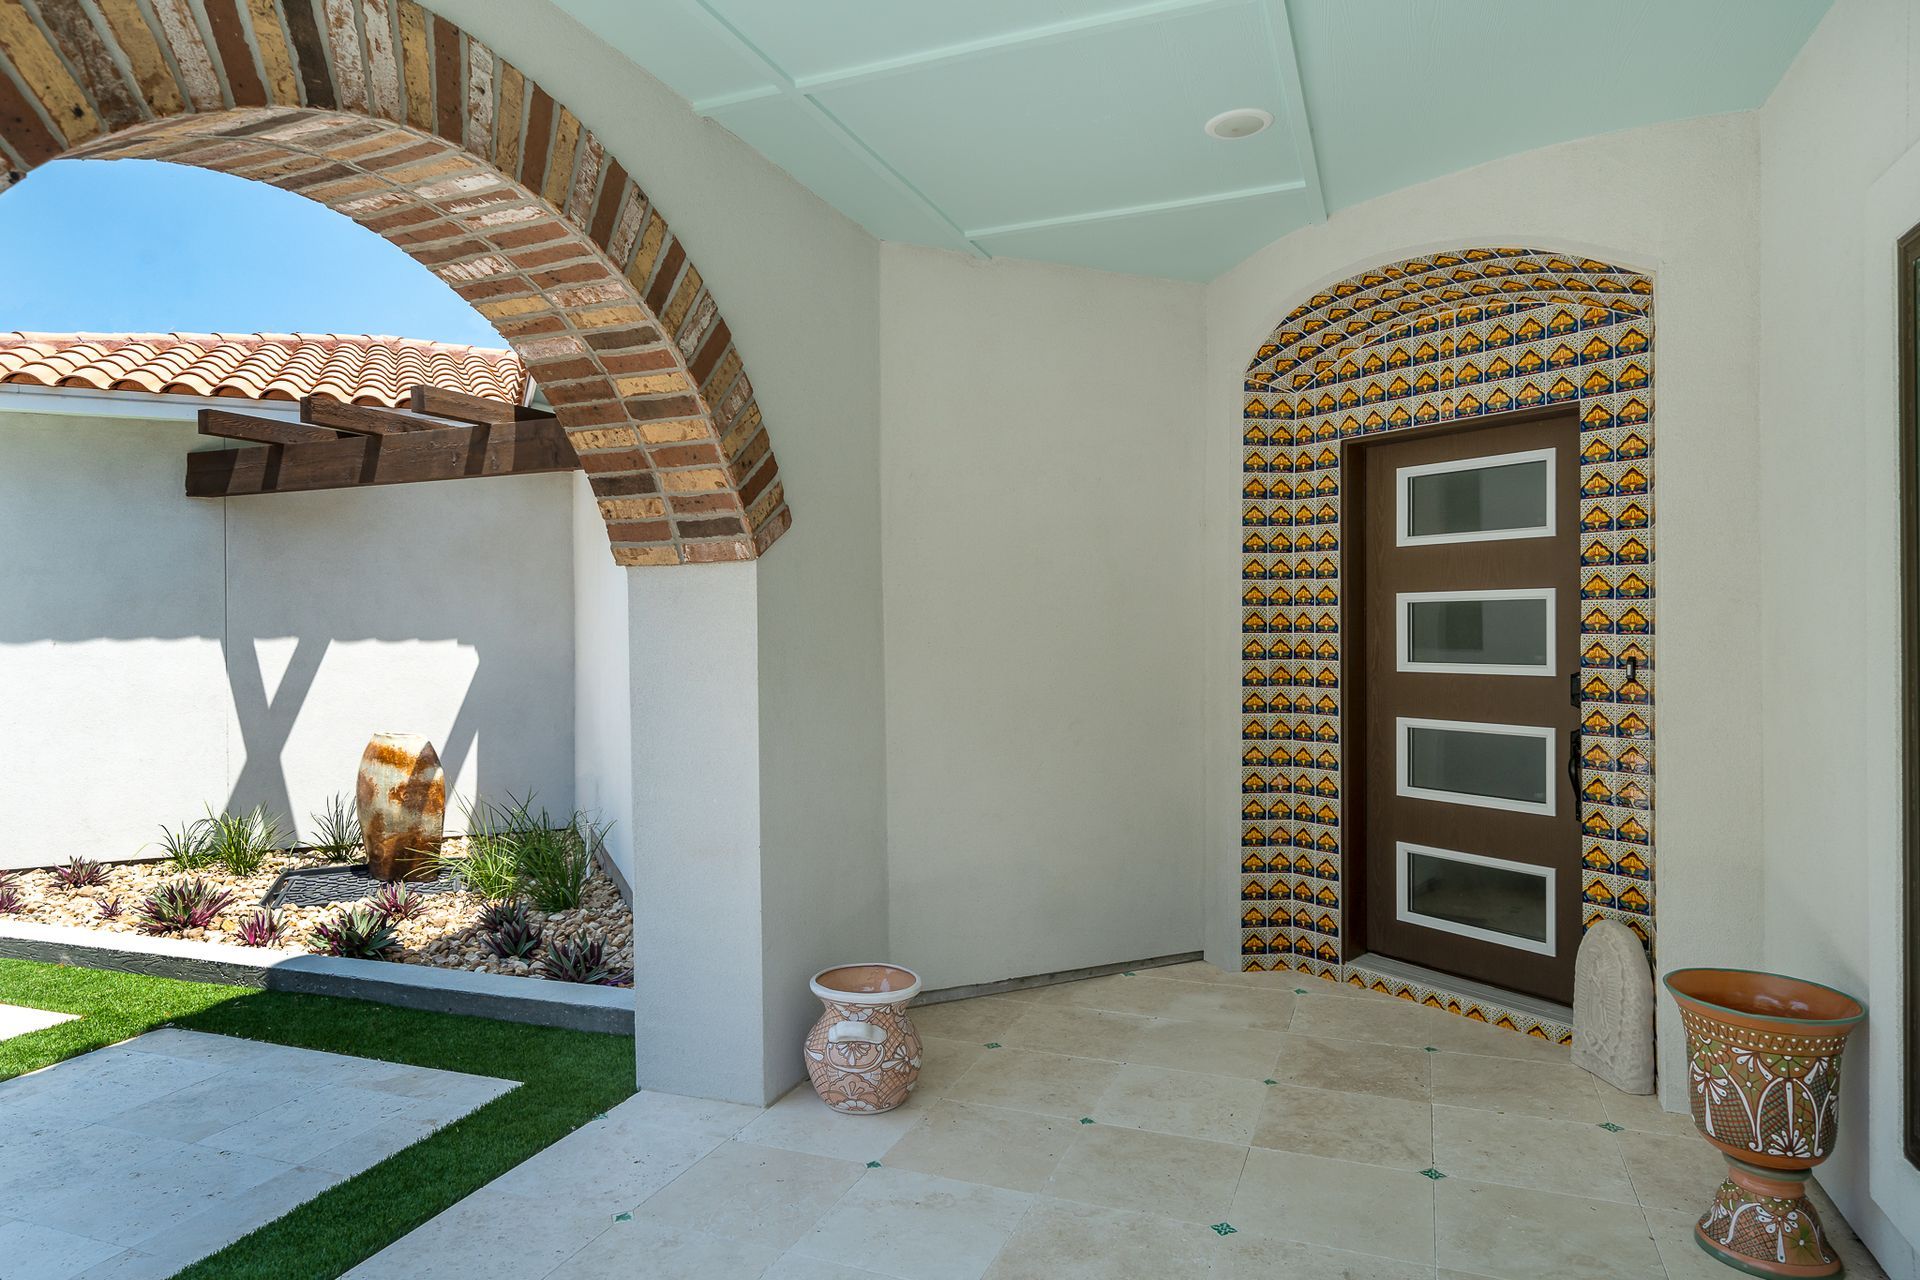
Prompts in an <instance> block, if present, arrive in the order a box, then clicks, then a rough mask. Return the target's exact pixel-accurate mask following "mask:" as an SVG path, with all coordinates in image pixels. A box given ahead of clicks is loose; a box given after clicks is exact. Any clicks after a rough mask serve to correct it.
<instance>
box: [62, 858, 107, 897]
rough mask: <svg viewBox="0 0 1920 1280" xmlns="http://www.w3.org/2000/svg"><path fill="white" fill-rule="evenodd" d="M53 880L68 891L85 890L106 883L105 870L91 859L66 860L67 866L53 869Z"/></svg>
mask: <svg viewBox="0 0 1920 1280" xmlns="http://www.w3.org/2000/svg"><path fill="white" fill-rule="evenodd" d="M53 878H54V879H55V880H58V881H59V882H60V883H61V884H63V885H65V886H66V887H67V888H68V889H85V888H88V887H90V886H92V885H99V884H105V883H106V882H107V869H106V868H105V867H104V866H102V865H101V864H100V863H98V862H96V861H94V860H93V859H92V858H79V857H75V858H68V859H67V865H66V866H64V867H55V868H54V869H53Z"/></svg>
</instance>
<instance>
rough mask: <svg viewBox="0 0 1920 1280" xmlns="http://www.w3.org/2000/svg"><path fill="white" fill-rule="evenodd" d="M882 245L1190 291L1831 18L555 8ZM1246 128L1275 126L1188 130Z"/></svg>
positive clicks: (1524, 9)
mask: <svg viewBox="0 0 1920 1280" xmlns="http://www.w3.org/2000/svg"><path fill="white" fill-rule="evenodd" d="M555 3H556V4H557V5H558V6H559V7H560V8H561V9H563V10H565V11H566V12H568V13H569V14H571V15H572V16H573V17H575V18H576V19H578V20H579V21H580V22H582V23H583V24H585V25H586V26H587V27H588V28H589V29H591V30H592V31H594V32H595V33H596V34H597V35H599V36H600V37H601V38H602V39H604V40H606V41H607V42H608V43H609V44H611V45H612V46H613V47H614V48H616V49H618V50H620V51H621V52H622V53H624V54H626V55H627V57H629V58H630V59H632V60H633V61H634V62H635V63H637V64H638V65H640V66H642V67H644V68H646V69H647V70H648V71H650V72H652V73H653V74H654V75H656V76H658V77H659V78H660V79H662V80H664V81H666V82H667V83H668V84H669V85H670V86H672V87H673V88H674V89H675V90H676V91H678V92H679V93H680V94H682V95H683V96H685V97H686V98H687V99H688V101H689V102H691V103H692V104H693V108H694V110H695V111H697V112H699V113H701V114H703V115H706V116H709V117H711V118H712V119H713V120H715V121H716V122H717V123H719V124H720V125H722V126H724V127H725V128H727V129H729V130H731V131H733V132H734V133H736V134H737V135H739V136H740V137H741V138H742V139H743V140H744V141H746V142H747V143H748V144H749V145H751V146H753V147H755V148H757V149H758V150H759V151H760V152H761V153H762V154H764V155H765V156H767V157H768V158H769V159H770V160H772V161H773V162H774V163H775V164H778V165H780V166H781V167H783V168H785V169H786V170H787V171H788V172H789V173H791V174H792V175H793V176H794V177H795V178H796V179H798V180H799V181H800V182H802V183H804V184H805V185H806V186H808V187H810V188H811V189H812V190H813V191H815V192H816V193H818V194H819V195H820V196H821V197H822V198H823V199H825V200H827V201H829V202H830V203H832V204H833V205H835V206H836V207H838V208H839V209H840V210H841V211H842V212H844V213H846V214H847V215H848V216H849V217H851V218H854V219H855V220H857V221H859V222H860V223H861V224H862V225H864V226H866V227H867V228H868V229H869V230H870V231H872V232H873V233H874V234H875V235H877V236H880V237H881V238H883V239H889V240H905V241H910V242H913V243H917V244H928V245H936V246H940V247H943V248H949V249H956V250H959V251H962V252H965V253H971V254H976V255H980V256H989V257H990V256H1008V257H1028V258H1037V259H1041V260H1044V261H1051V262H1063V263H1074V264H1077V265H1082V266H1092V267H1099V268H1102V269H1106V270H1113V271H1127V272H1134V273H1138V274H1144V275H1164V276H1173V277H1176V278H1180V279H1188V280H1207V279H1211V278H1212V277H1213V276H1215V275H1218V274H1219V273H1220V272H1221V271H1224V270H1226V269H1227V268H1228V267H1230V266H1232V265H1233V264H1235V263H1236V262H1238V261H1240V260H1241V259H1242V258H1244V257H1246V256H1247V255H1248V254H1250V253H1252V252H1254V251H1255V250H1256V249H1259V248H1260V247H1261V246H1263V245H1265V244H1267V243H1269V242H1271V241H1273V240H1275V239H1277V238H1279V237H1280V236H1283V235H1285V234H1287V233H1288V232H1290V231H1294V230H1297V229H1299V228H1300V227H1303V226H1307V225H1309V224H1311V223H1313V222H1317V221H1320V220H1323V219H1324V218H1326V217H1327V216H1328V214H1329V213H1330V212H1337V211H1338V210H1339V209H1342V208H1344V207H1347V206H1348V205H1352V204H1356V203H1358V202H1360V201H1362V200H1366V199H1370V198H1372V197H1374V196H1377V195H1380V194H1383V193H1385V192H1388V191H1393V190H1397V189H1398V188H1401V187H1404V186H1407V185H1410V184H1412V183H1416V182H1421V181H1425V180H1427V179H1430V178H1434V177H1438V176H1440V175H1442V174H1445V173H1450V172H1454V171H1457V170H1459V169H1462V168H1466V167H1469V166H1471V165H1475V164H1480V163H1484V162H1485V161H1488V160H1492V159H1496V158H1498V157H1500V156H1503V155H1509V154H1512V153H1514V152H1517V151H1523V150H1527V149H1529V148H1532V147H1537V146H1543V145H1547V144H1549V143H1554V142H1561V141H1566V140H1569V139H1573V138H1578V137H1583V136H1586V135H1589V134H1595V133H1603V132H1609V131H1612V130H1617V129H1624V128H1630V127H1633V126H1636V125H1642V124H1649V123H1653V122H1656V121H1661V120H1672V119H1681V118H1685V117H1688V116H1696V115H1703V114H1710V113H1714V112H1721V111H1735V110H1743V109H1747V108H1751V107H1754V106H1757V105H1759V103H1760V102H1762V101H1763V100H1764V99H1765V97H1766V95H1767V94H1768V92H1770V91H1771V89H1772V87H1773V85H1774V84H1775V83H1777V82H1778V80H1779V78H1780V75H1781V73H1782V72H1783V71H1784V70H1785V68H1786V66H1787V64H1788V63H1789V62H1791V61H1792V59H1793V56H1794V54H1795V53H1797V52H1798V50H1799V48H1800V46H1801V44H1802V43H1804V42H1805V40H1806V38H1807V36H1808V35H1809V34H1810V33H1811V31H1812V30H1813V28H1814V26H1815V25H1817V24H1818V22H1819V20H1820V18H1821V17H1822V16H1823V15H1824V13H1825V12H1826V10H1827V7H1828V5H1829V3H1830V0H1607V2H1606V3H1598V2H1596V0H1133V2H1132V3H1127V2H1125V0H938V2H936V0H555ZM1237 108H1254V109H1257V110H1259V111H1262V112H1265V113H1267V114H1268V115H1271V116H1272V117H1273V124H1272V125H1271V126H1270V127H1268V128H1267V129H1265V130H1264V131H1261V132H1258V133H1254V134H1252V135H1251V136H1248V137H1243V138H1238V139H1233V140H1225V139H1221V138H1217V137H1212V136H1209V135H1208V134H1207V133H1206V132H1205V131H1204V128H1203V126H1204V125H1205V124H1206V122H1207V121H1208V120H1209V119H1210V118H1212V117H1213V116H1215V115H1217V114H1219V113H1221V112H1223V111H1227V110H1230V109H1237Z"/></svg>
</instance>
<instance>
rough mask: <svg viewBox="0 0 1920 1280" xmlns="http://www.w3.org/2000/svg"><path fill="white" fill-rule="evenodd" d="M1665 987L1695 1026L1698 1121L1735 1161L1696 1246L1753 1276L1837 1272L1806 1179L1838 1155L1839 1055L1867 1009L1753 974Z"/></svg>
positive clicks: (1791, 981) (1687, 974)
mask: <svg viewBox="0 0 1920 1280" xmlns="http://www.w3.org/2000/svg"><path fill="white" fill-rule="evenodd" d="M1666 984H1667V990H1668V991H1671V992H1672V993H1673V998H1674V1000H1675V1001H1676V1002H1677V1003H1678V1004H1679V1006H1680V1021H1681V1023H1682V1025H1684V1026H1685V1027H1686V1031H1687V1092H1688V1095H1689V1098H1690V1100H1691V1102H1692V1106H1693V1122H1694V1124H1696V1125H1697V1126H1699V1129H1700V1132H1701V1133H1702V1134H1703V1135H1704V1136H1705V1137H1706V1139H1707V1141H1708V1142H1711V1143H1712V1144H1713V1145H1714V1146H1716V1147H1718V1148H1720V1151H1721V1152H1722V1154H1724V1155H1725V1156H1726V1158H1727V1179H1726V1181H1725V1182H1722V1183H1721V1184H1720V1190H1719V1192H1718V1193H1717V1194H1716V1195H1715V1196H1714V1199H1713V1203H1712V1204H1710V1205H1708V1206H1707V1211H1706V1213H1705V1214H1703V1215H1702V1216H1701V1218H1700V1221H1699V1223H1697V1224H1696V1225H1695V1227H1694V1229H1693V1230H1694V1238H1695V1241H1696V1243H1698V1244H1699V1245H1700V1247H1701V1248H1703V1249H1705V1250H1706V1251H1707V1252H1708V1253H1710V1254H1713V1255H1714V1256H1715V1257H1717V1258H1719V1259H1720V1260H1721V1261H1723V1262H1725V1263H1727V1264H1729V1265H1731V1266H1734V1267H1737V1268H1739V1269H1740V1270H1742V1271H1745V1272H1747V1273H1749V1274H1750V1275H1760V1276H1832V1275H1838V1274H1839V1273H1840V1270H1841V1266H1840V1258H1839V1255H1837V1254H1836V1253H1834V1251H1833V1249H1832V1247H1831V1246H1829V1245H1828V1244H1827V1240H1826V1236H1825V1234H1824V1233H1823V1231H1822V1229H1821V1225H1820V1215H1819V1211H1818V1210H1817V1209H1815V1207H1814V1204H1813V1201H1812V1200H1810V1199H1808V1198H1807V1179H1808V1177H1809V1176H1810V1173H1811V1170H1812V1169H1813V1167H1814V1166H1815V1165H1817V1164H1819V1163H1820V1162H1821V1161H1822V1160H1825V1159H1826V1158H1827V1157H1828V1156H1829V1155H1831V1154H1832V1153H1833V1143H1834V1136H1835V1134H1836V1132H1837V1131H1838V1128H1839V1115H1838V1108H1839V1104H1840V1054H1841V1050H1843V1049H1844V1048H1845V1047H1846V1043H1847V1036H1848V1035H1850V1034H1851V1033H1852V1031H1853V1029H1854V1028H1855V1027H1857V1026H1859V1025H1860V1023H1861V1021H1862V1020H1864V1019H1865V1018H1866V1016H1867V1010H1866V1006H1864V1005H1862V1004H1861V1003H1860V1002H1859V1001H1858V1000H1855V999H1854V998H1853V997H1852V996H1849V995H1847V994H1845V993H1844V992H1840V991H1835V990H1834V989H1833V988H1832V987H1823V986H1821V985H1820V984H1819V983H1816V982H1803V981H1801V980H1800V979H1798V978H1785V977H1781V976H1780V975H1778V974H1772V973H1757V972H1753V971H1751V970H1746V969H1678V970H1675V971H1674V972H1673V973H1670V974H1668V975H1667V977H1666Z"/></svg>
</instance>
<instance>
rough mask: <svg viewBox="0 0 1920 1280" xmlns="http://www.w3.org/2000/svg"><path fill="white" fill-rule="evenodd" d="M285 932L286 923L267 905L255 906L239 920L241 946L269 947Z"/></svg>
mask: <svg viewBox="0 0 1920 1280" xmlns="http://www.w3.org/2000/svg"><path fill="white" fill-rule="evenodd" d="M285 932H286V924H285V922H284V921H282V920H281V918H280V913H279V912H278V911H274V910H272V909H271V908H268V907H255V908H254V909H253V910H252V911H249V912H248V913H247V914H246V915H245V916H243V917H242V918H241V920H240V945H241V946H243V947H270V946H272V945H273V944H274V943H276V942H278V941H280V938H281V935H283V934H284V933H285Z"/></svg>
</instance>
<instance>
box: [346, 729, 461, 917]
mask: <svg viewBox="0 0 1920 1280" xmlns="http://www.w3.org/2000/svg"><path fill="white" fill-rule="evenodd" d="M353 798H354V804H355V807H356V808H357V809H358V810H359V813H360V831H361V834H362V835H363V836H365V838H366V842H367V873H368V874H369V875H371V876H373V877H374V878H376V879H379V880H421V879H428V878H431V875H432V872H431V869H430V867H429V865H428V864H429V863H430V862H431V860H432V859H433V857H434V855H436V854H438V853H439V852H440V840H441V837H442V836H443V835H444V834H445V833H446V821H447V780H446V775H445V774H443V773H442V772H441V770H440V756H439V753H438V752H436V751H434V749H433V744H432V743H431V742H429V741H427V739H426V738H425V737H423V736H421V735H420V734H417V733H376V734H374V735H373V741H371V742H369V743H367V749H366V751H365V753H364V754H362V755H361V757H360V777H359V781H358V782H357V783H356V784H355V786H354V792H353Z"/></svg>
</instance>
